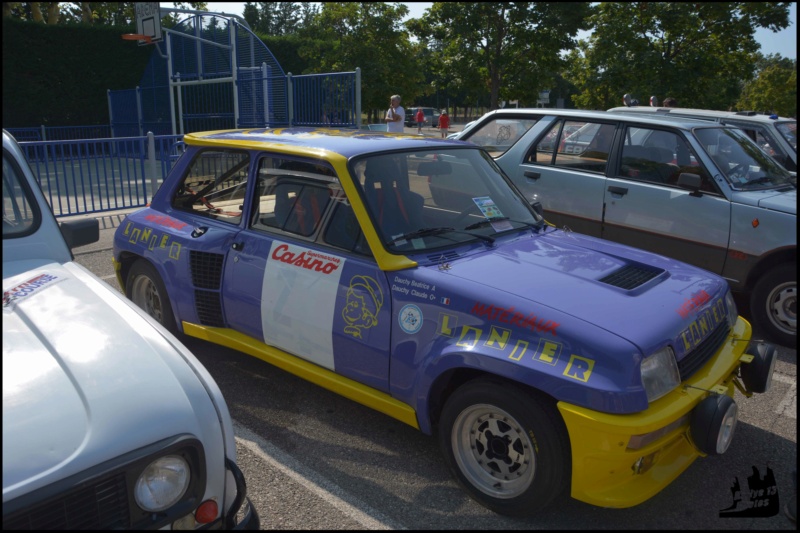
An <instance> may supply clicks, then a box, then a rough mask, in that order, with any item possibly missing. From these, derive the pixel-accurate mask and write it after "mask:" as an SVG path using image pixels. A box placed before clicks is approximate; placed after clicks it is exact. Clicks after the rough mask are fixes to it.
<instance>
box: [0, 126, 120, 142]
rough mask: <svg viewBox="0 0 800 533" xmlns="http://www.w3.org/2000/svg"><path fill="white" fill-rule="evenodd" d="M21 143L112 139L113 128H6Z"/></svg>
mask: <svg viewBox="0 0 800 533" xmlns="http://www.w3.org/2000/svg"><path fill="white" fill-rule="evenodd" d="M5 129H6V130H7V131H8V132H9V133H10V134H11V135H13V136H14V138H15V139H17V140H18V141H19V142H23V141H68V140H74V139H96V138H100V137H111V126H108V125H102V124H98V125H94V126H44V125H42V126H39V127H38V128H5Z"/></svg>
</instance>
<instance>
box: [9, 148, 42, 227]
mask: <svg viewBox="0 0 800 533" xmlns="http://www.w3.org/2000/svg"><path fill="white" fill-rule="evenodd" d="M41 220H42V215H41V213H40V211H39V206H38V205H37V204H36V200H35V198H34V196H33V194H32V192H31V191H30V189H29V188H28V185H27V183H26V182H25V176H24V175H23V174H22V169H21V168H19V166H18V165H17V163H16V162H15V161H14V160H13V159H12V157H11V156H10V155H9V154H8V153H7V152H5V151H3V238H4V239H5V238H6V237H11V238H13V237H22V236H25V235H29V234H31V233H33V232H35V231H36V230H37V229H38V227H39V224H40V223H41Z"/></svg>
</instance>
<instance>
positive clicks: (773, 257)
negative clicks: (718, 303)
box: [745, 246, 797, 292]
mask: <svg viewBox="0 0 800 533" xmlns="http://www.w3.org/2000/svg"><path fill="white" fill-rule="evenodd" d="M787 262H791V263H794V264H797V246H789V247H785V248H780V249H778V250H773V251H772V252H770V253H769V254H767V255H765V256H763V257H760V258H759V259H758V262H756V264H755V266H754V267H753V268H752V269H750V272H749V273H748V275H747V282H746V284H745V287H746V290H747V292H752V290H753V287H754V286H755V284H756V283H757V282H758V280H759V279H761V277H762V276H763V275H764V274H766V273H767V272H769V271H770V270H771V269H772V268H774V267H776V266H778V265H780V264H784V263H787Z"/></svg>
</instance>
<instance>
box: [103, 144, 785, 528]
mask: <svg viewBox="0 0 800 533" xmlns="http://www.w3.org/2000/svg"><path fill="white" fill-rule="evenodd" d="M184 141H185V143H186V147H187V149H186V152H185V153H184V155H183V156H182V157H181V158H180V159H179V160H178V162H177V163H176V165H175V167H174V169H173V170H172V172H171V174H170V175H169V177H168V178H167V180H166V181H165V183H164V184H163V185H162V186H161V188H160V189H159V190H158V192H157V193H156V194H155V196H154V197H153V201H152V203H151V205H150V206H149V207H147V208H144V209H141V210H139V211H137V212H135V213H133V214H131V215H129V216H128V217H127V219H126V220H125V221H124V222H123V223H122V224H121V226H120V227H119V229H118V230H117V233H116V236H115V241H114V263H115V267H116V271H117V273H118V277H119V281H120V285H121V286H122V287H124V290H125V293H126V294H127V296H128V297H129V298H131V299H132V300H133V301H134V302H136V303H137V304H138V305H140V306H141V307H143V308H144V309H145V310H146V311H147V312H148V313H149V314H150V315H151V316H152V317H154V318H156V319H157V320H158V321H159V322H160V323H161V324H163V325H164V326H165V327H167V328H168V329H171V330H173V331H180V332H183V333H185V334H187V335H191V336H195V337H198V338H201V339H205V340H208V341H211V342H214V343H218V344H221V345H224V346H228V347H231V348H234V349H236V350H240V351H242V352H245V353H247V354H250V355H253V356H255V357H258V358H260V359H263V360H265V361H267V362H269V363H272V364H275V365H277V366H279V367H281V368H283V369H285V370H286V371H288V372H291V373H293V374H296V375H298V376H301V377H303V378H306V379H308V380H310V381H312V382H314V383H317V384H319V385H320V386H323V387H325V388H328V389H330V390H333V391H335V392H337V393H339V394H342V395H344V396H346V397H347V398H350V399H352V400H354V401H356V402H359V403H362V404H364V405H367V406H369V407H372V408H374V409H376V410H378V411H380V412H383V413H385V414H387V415H389V416H392V417H395V418H396V419H398V420H401V421H403V422H405V423H407V424H409V425H411V426H413V427H415V428H418V429H419V430H421V431H423V432H424V433H426V434H432V435H433V434H435V435H437V436H438V439H439V442H440V444H441V448H442V452H443V454H444V457H445V460H446V462H447V463H448V465H449V466H450V468H451V469H452V471H453V473H454V475H455V477H456V478H457V479H458V480H459V482H460V483H461V484H462V485H463V487H464V488H465V489H466V490H467V492H468V493H469V494H470V495H471V496H472V497H473V498H475V499H476V500H477V501H479V502H480V503H481V504H483V505H485V506H486V507H488V508H490V509H492V510H494V511H496V512H499V513H503V514H509V515H527V514H531V513H533V512H536V511H537V510H540V509H541V508H543V507H545V506H546V505H548V504H549V503H551V502H552V501H553V500H554V499H555V498H556V497H557V496H559V495H560V494H561V493H563V492H565V491H569V494H571V496H572V497H573V498H576V499H578V500H581V501H584V502H588V503H591V504H594V505H598V506H603V507H629V506H632V505H636V504H638V503H641V502H643V501H645V500H647V499H648V498H650V497H652V496H654V495H655V494H657V493H658V492H659V491H660V490H662V489H663V488H664V487H665V486H667V485H668V484H669V483H670V482H671V481H672V480H674V479H675V478H676V477H677V476H678V475H679V474H680V473H681V472H683V471H684V470H685V469H686V468H687V467H689V465H690V464H691V463H692V462H693V461H694V460H695V459H696V458H697V457H700V456H705V455H714V454H721V453H724V452H725V451H726V449H727V448H728V446H729V445H730V442H731V439H732V437H733V434H734V429H735V427H736V421H737V406H736V403H735V402H734V400H733V396H734V390H735V389H738V390H739V391H740V392H741V393H743V394H744V396H746V397H749V396H751V394H752V393H754V392H764V391H765V390H767V389H768V387H769V384H770V380H771V376H772V371H773V366H774V362H775V349H774V348H773V347H772V346H769V345H767V344H763V343H758V344H755V343H754V344H752V345H751V344H750V340H751V327H750V325H749V324H748V323H747V321H745V320H744V319H742V318H740V317H738V314H737V311H736V307H735V305H734V302H733V299H732V297H731V294H730V292H729V290H728V288H727V284H726V282H725V280H724V279H722V278H721V277H719V276H717V275H714V274H711V273H709V272H706V271H704V270H701V269H698V268H696V267H693V266H689V265H687V264H685V263H681V262H679V261H675V260H672V259H669V258H666V257H663V256H660V255H654V254H652V253H647V252H643V251H640V250H637V249H634V248H630V247H627V246H624V245H620V244H615V243H612V242H608V241H604V240H600V239H597V238H594V237H589V236H585V235H581V234H578V233H573V232H569V231H562V230H559V229H556V228H554V227H553V226H552V225H550V224H548V223H547V222H546V221H545V220H544V219H543V218H542V216H541V215H540V214H539V211H538V210H537V209H536V208H537V207H538V206H536V205H534V206H532V205H530V204H528V203H527V202H526V200H525V199H524V197H523V196H522V195H521V194H520V193H519V191H518V190H517V189H516V188H515V187H514V186H513V185H512V184H511V183H510V182H509V180H508V179H507V177H506V176H505V175H504V174H503V172H502V171H501V170H500V169H499V168H498V166H497V165H496V164H495V163H494V161H493V160H492V158H491V157H489V155H488V154H487V153H486V152H485V151H484V150H483V149H481V148H478V147H476V146H474V145H471V144H468V143H464V142H460V141H450V140H433V139H421V138H419V137H417V136H406V135H403V134H386V133H379V132H359V131H340V130H317V129H308V128H290V129H256V130H236V131H217V132H207V133H194V134H190V135H186V136H185V138H184Z"/></svg>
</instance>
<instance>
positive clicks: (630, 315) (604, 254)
mask: <svg viewBox="0 0 800 533" xmlns="http://www.w3.org/2000/svg"><path fill="white" fill-rule="evenodd" d="M648 271H649V272H648ZM492 272H502V273H503V275H501V276H500V275H491V273H492ZM448 274H450V275H454V276H458V277H461V278H463V279H464V280H469V281H472V282H474V283H476V284H480V285H483V286H484V287H489V288H491V289H492V290H493V291H503V292H504V293H506V296H500V295H498V296H496V299H497V300H502V299H503V298H507V299H508V298H524V299H525V300H527V301H529V302H531V304H533V305H534V306H535V307H536V308H537V309H539V310H541V309H542V308H544V307H549V308H550V309H551V310H552V311H553V313H555V312H563V313H565V314H567V315H570V316H572V317H575V318H577V319H580V320H582V321H584V322H586V323H588V324H592V325H594V326H597V327H600V328H602V329H604V330H606V331H608V332H610V333H613V334H615V335H617V336H619V337H622V338H624V339H626V340H628V341H630V342H631V343H633V344H635V345H636V346H637V347H639V349H641V350H642V351H643V352H644V353H649V352H651V351H653V350H655V349H658V348H661V347H662V346H663V345H664V344H665V343H669V344H672V345H673V346H674V348H675V351H676V357H677V358H678V359H679V360H680V359H681V358H682V357H683V356H684V355H685V353H686V351H687V349H686V348H687V347H686V345H685V344H684V343H683V342H682V341H681V334H682V333H683V332H685V331H686V329H687V328H689V327H690V326H691V325H692V322H693V321H694V320H696V319H697V318H698V316H699V314H700V313H702V312H703V311H704V310H706V309H709V308H710V307H711V306H714V305H724V304H721V303H720V299H724V296H725V294H726V287H727V286H726V283H725V280H724V279H723V278H721V277H719V276H717V275H715V274H712V273H710V272H707V271H705V270H701V269H699V268H696V267H693V266H691V265H688V264H686V263H682V262H680V261H676V260H673V259H670V258H667V257H664V256H660V255H656V254H652V253H649V252H645V251H642V250H638V249H635V248H631V247H628V246H625V245H621V244H616V243H613V242H610V241H603V240H600V239H595V238H593V237H589V236H586V235H581V234H578V233H572V232H563V231H560V230H557V231H552V232H548V233H547V234H545V235H540V236H534V238H527V239H517V240H514V241H513V242H510V243H506V244H503V245H500V246H498V247H496V248H495V249H493V250H492V251H491V252H489V253H480V254H477V255H474V256H469V257H466V258H464V259H462V260H459V261H458V262H457V263H454V264H453V267H452V269H451V270H449V271H448ZM637 277H638V278H641V279H644V278H648V277H649V278H650V279H649V280H648V281H645V282H644V283H642V284H640V285H639V286H638V287H634V288H623V287H621V286H620V285H622V284H624V283H625V282H627V281H628V280H630V279H633V278H637ZM620 281H621V282H623V283H620ZM482 292H486V291H485V290H484V291H482ZM548 302H549V303H553V302H555V304H554V305H549V304H548ZM517 311H520V312H524V311H523V310H522V309H519V308H517ZM669 311H673V312H671V313H670V312H669ZM645 325H646V327H645ZM699 340H700V339H696V338H695V339H693V343H692V344H693V345H696V344H697V342H699Z"/></svg>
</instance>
